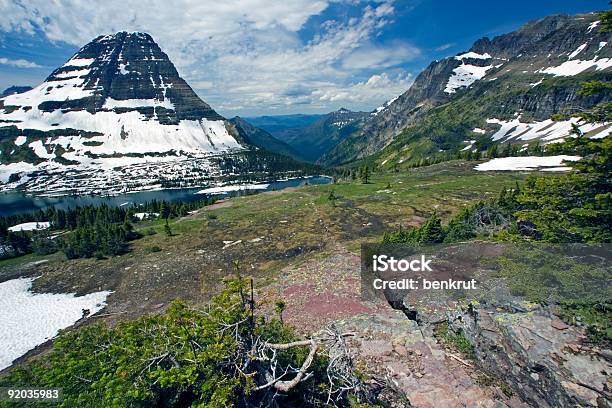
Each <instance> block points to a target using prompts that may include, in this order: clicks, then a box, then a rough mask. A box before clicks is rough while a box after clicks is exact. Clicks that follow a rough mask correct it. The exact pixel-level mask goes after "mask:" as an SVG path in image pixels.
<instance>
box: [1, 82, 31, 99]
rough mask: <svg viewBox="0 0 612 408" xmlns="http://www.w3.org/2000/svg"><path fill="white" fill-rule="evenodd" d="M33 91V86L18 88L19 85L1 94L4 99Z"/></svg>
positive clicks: (10, 87)
mask: <svg viewBox="0 0 612 408" xmlns="http://www.w3.org/2000/svg"><path fill="white" fill-rule="evenodd" d="M31 89H32V87H31V86H18V85H13V86H9V87H8V88H6V89H5V90H4V91H2V93H0V98H4V97H5V96H9V95H14V94H19V93H24V92H27V91H29V90H31Z"/></svg>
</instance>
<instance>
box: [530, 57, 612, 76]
mask: <svg viewBox="0 0 612 408" xmlns="http://www.w3.org/2000/svg"><path fill="white" fill-rule="evenodd" d="M593 67H594V68H595V70H597V71H601V70H603V69H606V68H610V67H612V58H600V59H597V58H593V59H591V60H586V61H583V60H569V61H565V62H564V63H563V64H561V65H558V66H556V67H548V68H542V69H539V70H537V71H536V72H535V73H542V74H550V75H554V76H574V75H578V74H579V73H581V72H583V71H586V70H587V69H589V68H593Z"/></svg>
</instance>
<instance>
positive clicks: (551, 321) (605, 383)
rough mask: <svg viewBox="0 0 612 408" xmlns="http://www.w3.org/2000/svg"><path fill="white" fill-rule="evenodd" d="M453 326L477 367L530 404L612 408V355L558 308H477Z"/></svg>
mask: <svg viewBox="0 0 612 408" xmlns="http://www.w3.org/2000/svg"><path fill="white" fill-rule="evenodd" d="M451 324H452V325H453V326H454V327H455V329H457V330H460V331H461V332H462V333H463V334H464V336H465V337H466V338H467V339H468V340H469V341H470V342H471V343H472V344H473V345H474V349H475V353H476V356H477V359H478V364H479V365H480V366H482V367H483V368H485V369H486V370H487V371H489V372H492V373H495V374H496V375H497V376H499V377H500V378H504V380H505V381H506V382H507V383H508V385H510V386H511V387H512V389H513V390H514V391H515V392H516V393H517V394H518V395H520V396H521V398H522V399H523V400H524V401H526V402H527V403H529V405H530V406H534V407H570V406H571V407H576V406H580V407H609V406H610V403H611V401H612V400H611V398H612V394H611V393H610V381H611V379H612V365H611V363H612V355H611V354H610V352H609V350H601V349H600V348H598V347H596V346H592V345H588V344H585V341H584V340H585V337H584V336H583V333H582V331H581V330H579V329H578V328H576V327H573V326H568V325H567V324H565V323H564V322H562V321H561V320H560V319H559V318H558V317H557V316H555V314H554V313H553V310H551V309H549V308H544V307H541V306H529V305H526V307H525V308H524V309H523V310H522V311H519V310H516V309H514V310H503V309H500V308H496V309H485V308H475V309H474V308H473V309H471V310H470V311H469V312H466V313H463V314H460V315H458V316H456V317H455V318H453V319H452V323H451Z"/></svg>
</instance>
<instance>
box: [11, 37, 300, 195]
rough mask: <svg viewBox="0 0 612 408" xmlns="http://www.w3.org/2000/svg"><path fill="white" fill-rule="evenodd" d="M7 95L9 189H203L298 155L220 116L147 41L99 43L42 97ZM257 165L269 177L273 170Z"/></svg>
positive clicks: (55, 77) (49, 82)
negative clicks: (253, 166)
mask: <svg viewBox="0 0 612 408" xmlns="http://www.w3.org/2000/svg"><path fill="white" fill-rule="evenodd" d="M7 91H8V93H9V95H6V96H3V97H2V98H1V99H0V183H2V184H1V185H0V188H2V189H5V190H6V189H13V188H20V189H23V190H27V191H30V192H37V193H45V194H62V193H82V192H108V191H111V192H118V191H131V190H139V189H151V188H159V187H168V186H177V185H193V184H202V183H207V182H210V181H211V180H214V179H217V178H219V177H226V176H229V175H232V174H236V173H237V170H238V168H237V166H239V167H240V168H241V169H242V170H245V169H246V170H249V166H248V163H249V159H252V158H253V154H252V153H253V152H257V151H260V150H262V149H265V150H278V151H281V152H283V153H285V154H289V153H291V152H290V148H289V147H288V146H286V145H285V144H283V143H282V142H279V141H276V140H274V139H273V138H272V137H271V136H269V135H267V134H266V133H265V131H261V130H257V129H254V128H252V127H250V126H247V125H246V124H245V123H243V122H242V121H240V120H234V121H228V120H226V119H225V118H224V117H222V116H221V115H219V114H218V113H217V112H215V110H214V109H212V108H211V107H210V106H209V105H208V104H207V103H206V102H204V101H203V100H202V99H200V98H199V97H198V96H197V95H196V94H195V92H194V91H193V90H192V89H191V87H190V86H189V85H188V84H187V83H186V82H185V81H184V80H183V79H182V78H181V77H180V76H179V74H178V72H177V70H176V68H175V67H174V65H173V64H172V62H171V61H170V60H169V58H168V56H167V55H166V54H165V53H164V52H162V50H161V49H160V48H159V46H158V45H157V44H156V43H155V41H153V39H152V38H151V36H149V35H148V34H145V33H139V32H134V33H128V32H119V33H116V34H113V35H104V36H100V37H98V38H96V39H94V40H93V41H91V42H90V43H88V44H87V45H85V46H84V47H82V48H81V49H80V50H79V51H78V52H77V53H76V54H75V55H74V56H73V57H72V58H70V60H68V61H67V62H66V63H65V64H64V65H62V66H61V67H59V68H57V69H56V70H54V71H53V72H52V73H51V75H49V77H48V78H47V79H46V80H45V81H44V82H43V83H42V84H40V85H38V86H37V87H35V88H34V89H29V90H28V89H24V88H17V87H13V88H9V89H8V90H7ZM247 153H248V154H247ZM233 155H238V157H236V158H235V160H230V161H228V160H226V158H227V157H230V156H233ZM265 157H266V160H271V158H273V156H270V155H269V154H268V155H266V156H265ZM273 160H274V161H277V162H286V160H287V159H286V158H280V157H277V158H273ZM255 161H256V162H257V171H259V172H262V173H265V172H267V171H270V170H272V167H274V166H275V165H274V164H271V166H270V168H268V169H264V168H262V167H261V161H260V160H255ZM289 164H290V163H289V162H287V163H285V164H283V165H282V166H281V167H288V166H289ZM292 165H293V167H294V168H295V169H296V170H297V169H299V168H300V164H299V163H297V162H294V163H293V164H292Z"/></svg>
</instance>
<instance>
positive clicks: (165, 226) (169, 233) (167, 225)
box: [164, 218, 172, 237]
mask: <svg viewBox="0 0 612 408" xmlns="http://www.w3.org/2000/svg"><path fill="white" fill-rule="evenodd" d="M164 232H165V233H166V236H168V237H171V236H172V229H170V224H168V218H166V223H165V224H164Z"/></svg>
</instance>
